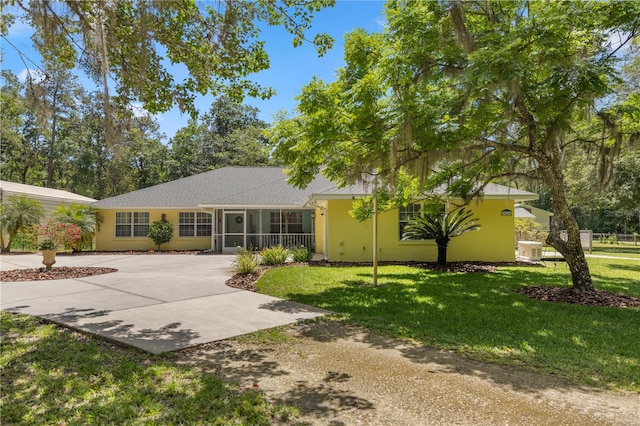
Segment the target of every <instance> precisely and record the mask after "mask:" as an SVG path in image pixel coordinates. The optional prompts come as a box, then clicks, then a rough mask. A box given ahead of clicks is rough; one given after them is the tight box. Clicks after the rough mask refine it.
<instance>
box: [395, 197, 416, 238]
mask: <svg viewBox="0 0 640 426" xmlns="http://www.w3.org/2000/svg"><path fill="white" fill-rule="evenodd" d="M419 214H420V204H409V205H407V206H400V209H399V212H398V215H399V216H398V223H399V227H400V234H399V235H400V239H402V233H403V232H404V227H405V226H407V224H408V223H409V219H411V218H412V217H414V216H417V215H419Z"/></svg>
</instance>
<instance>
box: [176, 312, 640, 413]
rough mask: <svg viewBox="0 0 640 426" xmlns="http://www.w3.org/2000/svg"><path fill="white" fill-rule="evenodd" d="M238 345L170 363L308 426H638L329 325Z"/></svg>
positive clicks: (536, 380)
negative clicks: (261, 397) (288, 411)
mask: <svg viewBox="0 0 640 426" xmlns="http://www.w3.org/2000/svg"><path fill="white" fill-rule="evenodd" d="M283 333H284V334H285V338H280V339H278V340H277V343H273V342H271V343H263V342H260V341H258V340H255V339H246V338H245V339H242V338H240V339H237V340H228V341H224V342H217V343H211V344H206V345H202V346H198V347H195V348H190V349H186V350H183V351H180V352H177V353H176V358H175V360H176V362H177V363H179V364H184V365H190V366H194V367H196V368H198V369H200V370H202V371H206V372H209V373H212V374H215V375H216V376H219V377H221V378H223V379H224V380H227V381H229V382H234V383H238V384H240V386H241V389H242V390H245V391H254V392H262V393H264V394H265V395H266V396H267V397H268V398H269V399H270V400H272V401H276V402H282V403H287V404H292V405H295V406H297V407H299V408H300V410H301V412H302V415H301V417H300V418H299V419H298V420H299V421H300V422H301V424H310V425H359V424H362V425H391V424H393V425H451V424H464V425H496V424H502V425H506V424H514V425H525V424H526V425H549V424H553V425H585V424H598V425H640V397H639V396H638V395H635V394H629V395H618V394H613V393H608V392H604V391H596V390H593V389H588V388H583V387H578V386H574V385H571V384H568V383H566V382H564V381H562V380H560V379H557V378H555V377H553V376H545V375H540V374H535V373H531V372H527V371H523V370H521V369H516V368H511V367H505V366H498V365H493V364H485V363H480V362H475V361H471V360H468V359H465V358H463V357H461V356H460V355H457V354H455V353H453V352H450V351H441V350H436V349H433V348H428V347H424V346H420V345H413V344H410V343H407V342H404V341H400V340H396V339H392V338H388V337H385V336H382V335H379V334H375V333H371V332H369V331H367V330H363V329H357V328H355V327H351V326H347V325H344V324H342V323H339V322H337V321H333V320H328V319H325V320H319V321H313V322H309V323H304V324H298V325H293V326H289V327H287V328H284V329H283Z"/></svg>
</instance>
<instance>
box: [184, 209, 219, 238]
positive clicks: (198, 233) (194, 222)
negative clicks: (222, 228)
mask: <svg viewBox="0 0 640 426" xmlns="http://www.w3.org/2000/svg"><path fill="white" fill-rule="evenodd" d="M212 228H213V227H212V220H211V215H210V214H208V213H204V212H180V213H178V235H179V236H181V237H210V236H211V232H212Z"/></svg>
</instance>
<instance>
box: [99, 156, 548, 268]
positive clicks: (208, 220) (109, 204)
mask: <svg viewBox="0 0 640 426" xmlns="http://www.w3.org/2000/svg"><path fill="white" fill-rule="evenodd" d="M364 195H366V191H365V190H364V188H363V187H362V186H357V185H354V186H350V187H347V188H338V187H336V186H335V184H333V183H331V182H330V181H329V180H327V179H326V178H324V177H323V176H321V175H318V176H317V177H316V178H315V179H314V180H313V182H311V184H310V185H309V186H308V187H307V188H306V189H304V190H301V189H298V188H294V187H292V186H291V185H288V184H287V177H286V175H285V173H284V169H282V168H279V167H225V168H221V169H217V170H212V171H209V172H205V173H201V174H198V175H194V176H189V177H186V178H182V179H178V180H175V181H172V182H167V183H163V184H160V185H156V186H153V187H149V188H145V189H141V190H138V191H134V192H130V193H128V194H123V195H119V196H116V197H111V198H107V199H104V200H101V201H98V202H96V203H95V204H94V206H95V207H96V208H98V209H99V210H100V213H101V214H102V216H103V218H104V222H103V223H102V225H101V227H100V231H99V232H98V234H97V236H96V249H97V250H104V251H126V250H151V249H153V248H154V247H155V246H154V243H153V241H151V239H150V238H148V237H147V236H146V235H147V232H148V230H149V226H150V224H151V223H152V222H154V221H156V220H160V219H161V218H162V217H163V216H164V217H165V218H166V220H167V221H169V222H170V223H172V224H173V225H174V237H173V239H172V240H171V241H170V242H169V243H167V244H166V245H164V246H163V249H164V250H208V249H211V250H213V251H216V252H222V253H232V252H233V251H234V250H236V249H237V248H238V247H254V248H257V249H260V248H263V247H266V246H271V245H277V244H282V245H284V246H292V245H298V246H300V245H303V246H305V247H310V248H312V249H313V250H314V252H315V253H316V258H317V257H319V256H320V257H324V258H325V259H327V260H329V261H344V262H359V261H370V260H371V258H372V251H371V250H372V241H373V239H372V231H373V229H372V222H373V221H372V220H368V221H365V222H358V221H357V220H356V219H354V218H353V217H351V216H350V215H349V210H351V209H352V201H353V200H354V199H356V198H358V197H362V196H364ZM535 199H537V195H536V194H533V193H530V192H526V191H521V190H518V189H514V188H509V187H506V186H502V185H495V184H490V185H488V186H487V187H486V188H485V190H484V194H483V195H482V197H481V198H479V199H477V200H474V201H472V202H471V203H470V205H469V208H470V209H471V210H473V211H474V214H475V216H476V217H477V218H478V219H479V222H480V224H481V225H482V227H481V228H480V230H479V231H476V232H471V233H468V234H465V235H462V236H460V237H458V238H454V239H453V240H452V241H451V243H450V245H449V252H448V259H449V260H450V261H492V262H497V261H513V260H514V259H515V251H514V247H513V241H514V215H513V212H514V202H516V201H518V202H522V201H529V200H535ZM417 207H418V206H417V205H409V206H407V207H403V208H400V209H394V210H390V211H386V212H383V213H381V214H380V215H379V219H378V259H379V260H381V261H435V260H436V257H437V247H436V244H435V242H434V241H430V240H426V241H401V238H400V236H401V231H402V228H403V226H404V224H405V223H406V222H407V221H408V219H409V218H410V217H411V215H413V214H416V213H417V211H418V208H417Z"/></svg>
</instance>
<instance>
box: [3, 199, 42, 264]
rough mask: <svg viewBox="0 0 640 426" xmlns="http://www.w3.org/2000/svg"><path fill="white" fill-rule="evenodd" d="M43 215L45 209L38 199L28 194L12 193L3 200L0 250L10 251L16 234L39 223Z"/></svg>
mask: <svg viewBox="0 0 640 426" xmlns="http://www.w3.org/2000/svg"><path fill="white" fill-rule="evenodd" d="M43 217H44V209H43V208H42V205H40V202H39V201H38V200H34V199H32V198H29V197H27V196H26V195H12V196H10V197H7V199H6V200H3V201H2V205H0V252H2V253H9V252H10V251H11V241H12V240H13V238H14V237H15V236H16V234H17V233H18V232H20V231H23V230H25V229H27V228H29V227H31V226H34V225H37V224H39V223H40V220H41V219H42V218H43ZM5 237H6V238H5Z"/></svg>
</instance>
